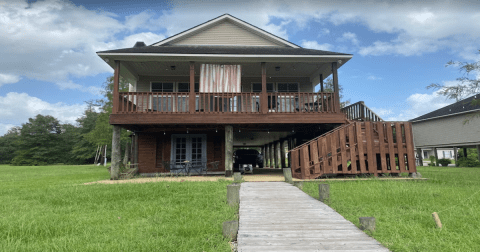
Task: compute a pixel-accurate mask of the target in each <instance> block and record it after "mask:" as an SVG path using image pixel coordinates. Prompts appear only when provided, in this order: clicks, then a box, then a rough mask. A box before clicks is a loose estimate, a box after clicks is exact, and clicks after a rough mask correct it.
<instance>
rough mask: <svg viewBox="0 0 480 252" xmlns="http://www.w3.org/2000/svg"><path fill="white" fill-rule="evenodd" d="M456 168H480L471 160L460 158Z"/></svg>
mask: <svg viewBox="0 0 480 252" xmlns="http://www.w3.org/2000/svg"><path fill="white" fill-rule="evenodd" d="M457 163H458V166H460V167H480V162H479V161H478V160H475V159H473V158H469V157H467V158H460V159H458V160H457Z"/></svg>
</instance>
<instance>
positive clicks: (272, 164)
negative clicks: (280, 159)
mask: <svg viewBox="0 0 480 252" xmlns="http://www.w3.org/2000/svg"><path fill="white" fill-rule="evenodd" d="M276 164H277V161H276V160H275V143H274V142H272V143H270V167H271V168H273V169H275V166H276Z"/></svg>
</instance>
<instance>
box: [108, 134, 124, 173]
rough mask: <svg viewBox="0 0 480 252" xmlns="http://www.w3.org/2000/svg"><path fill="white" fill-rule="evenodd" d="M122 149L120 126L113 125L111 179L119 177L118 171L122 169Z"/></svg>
mask: <svg viewBox="0 0 480 252" xmlns="http://www.w3.org/2000/svg"><path fill="white" fill-rule="evenodd" d="M121 155H122V154H121V150H120V126H118V125H113V135H112V168H111V170H110V179H111V180H115V179H118V175H119V174H118V173H119V171H120V162H121V160H122V157H121Z"/></svg>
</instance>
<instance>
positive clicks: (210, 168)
mask: <svg viewBox="0 0 480 252" xmlns="http://www.w3.org/2000/svg"><path fill="white" fill-rule="evenodd" d="M219 165H220V161H214V162H210V163H208V164H207V166H206V169H205V175H208V171H216V170H218V166H219Z"/></svg>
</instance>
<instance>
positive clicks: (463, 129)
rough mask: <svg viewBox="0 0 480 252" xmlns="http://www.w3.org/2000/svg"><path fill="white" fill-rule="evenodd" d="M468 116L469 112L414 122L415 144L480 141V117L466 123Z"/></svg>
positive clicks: (430, 144) (435, 144)
mask: <svg viewBox="0 0 480 252" xmlns="http://www.w3.org/2000/svg"><path fill="white" fill-rule="evenodd" d="M467 118H468V115H467V114H461V115H454V116H449V117H444V118H438V119H433V120H428V121H422V122H414V123H412V125H413V137H414V142H415V146H416V147H417V148H418V147H427V146H432V147H440V146H448V145H455V144H466V143H471V144H475V143H477V144H478V143H480V118H478V117H477V118H471V119H470V122H469V123H466V124H464V121H465V119H467Z"/></svg>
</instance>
